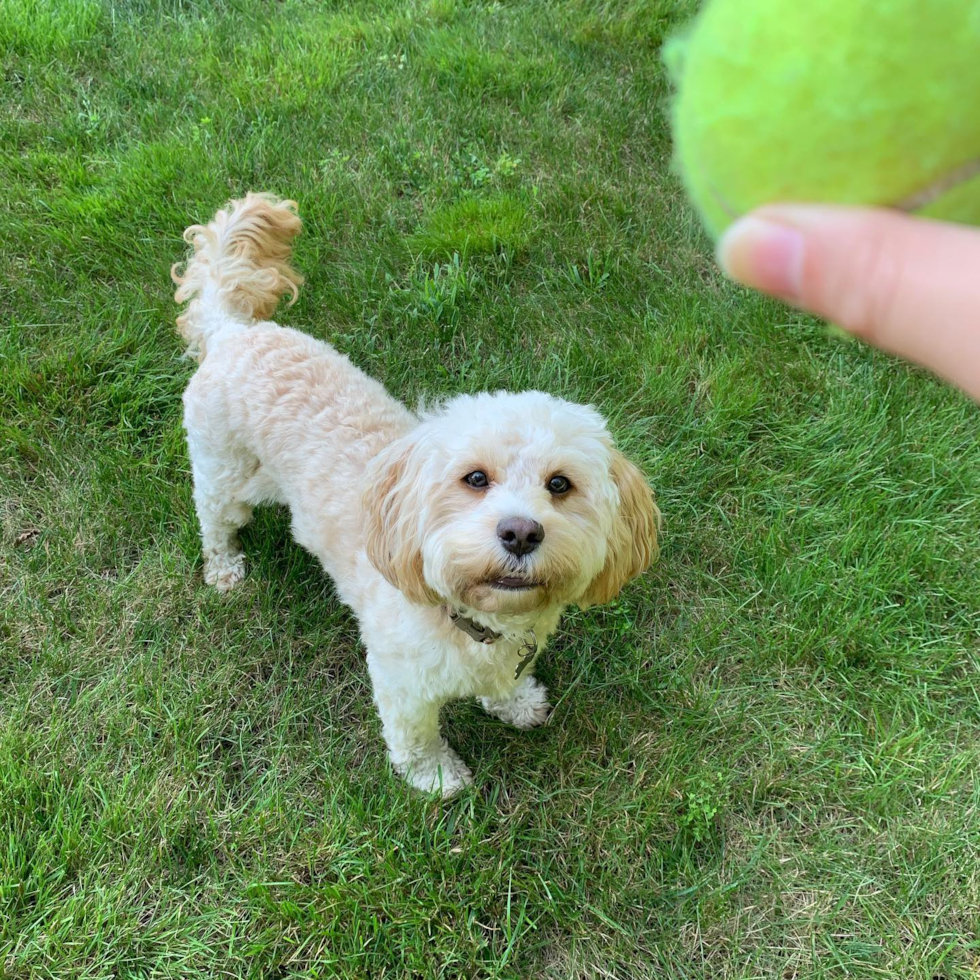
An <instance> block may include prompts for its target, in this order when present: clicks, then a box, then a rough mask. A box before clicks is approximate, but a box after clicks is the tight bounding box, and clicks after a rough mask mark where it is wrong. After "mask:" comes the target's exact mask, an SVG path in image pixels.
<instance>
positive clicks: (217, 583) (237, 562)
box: [204, 552, 245, 592]
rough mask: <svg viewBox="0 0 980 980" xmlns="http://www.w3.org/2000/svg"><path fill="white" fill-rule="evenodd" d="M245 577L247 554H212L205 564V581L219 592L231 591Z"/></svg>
mask: <svg viewBox="0 0 980 980" xmlns="http://www.w3.org/2000/svg"><path fill="white" fill-rule="evenodd" d="M243 578H245V555H243V554H242V553H241V552H239V553H238V554H237V555H211V557H210V558H208V559H207V560H206V561H205V564H204V581H205V582H207V584H208V585H213V586H214V587H215V588H216V589H217V590H218V591H219V592H229V591H230V590H231V589H233V588H234V587H235V586H236V585H238V583H239V582H241V580H242V579H243Z"/></svg>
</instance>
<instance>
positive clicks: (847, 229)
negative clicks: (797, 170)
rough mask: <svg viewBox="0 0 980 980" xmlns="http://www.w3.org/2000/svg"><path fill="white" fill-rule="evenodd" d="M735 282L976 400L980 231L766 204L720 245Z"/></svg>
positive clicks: (979, 387)
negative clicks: (833, 326)
mask: <svg viewBox="0 0 980 980" xmlns="http://www.w3.org/2000/svg"><path fill="white" fill-rule="evenodd" d="M718 261H719V263H720V265H721V267H722V269H724V271H725V272H726V273H727V274H728V275H729V276H731V277H732V278H733V279H736V280H738V281H739V282H741V283H744V284H745V285H746V286H751V287H753V288H755V289H759V290H762V291H763V292H765V293H769V294H771V295H772V296H776V297H777V298H779V299H782V300H784V301H786V302H787V303H791V304H793V305H794V306H798V307H801V308H802V309H805V310H809V311H811V312H812V313H816V314H818V315H819V316H822V317H825V318H827V319H828V320H831V321H832V322H833V323H835V324H837V325H838V326H840V327H842V328H843V329H845V330H847V331H848V332H849V333H852V334H854V335H855V336H856V337H860V338H861V339H862V340H864V341H866V342H867V343H869V344H873V345H874V346H875V347H880V348H882V349H883V350H887V351H890V352H891V353H893V354H899V355H901V356H902V357H905V358H908V359H909V360H910V361H915V362H916V363H917V364H921V365H922V366H923V367H926V368H928V369H929V370H930V371H933V372H934V373H935V374H938V375H939V376H940V377H942V378H945V379H946V380H947V381H950V382H952V383H953V384H954V385H957V386H958V387H959V388H961V389H962V390H963V391H965V392H966V393H967V394H968V395H970V396H971V397H972V398H974V399H976V400H977V401H980V230H976V229H973V228H967V227H964V226H961V225H952V224H943V223H942V222H938V221H930V220H927V219H925V218H914V217H909V216H907V215H904V214H901V213H898V212H895V211H887V210H876V209H870V208H845V207H829V206H824V205H809V204H785V205H783V204H780V205H769V206H767V207H764V208H760V209H758V210H757V211H753V212H752V213H751V214H748V215H746V216H745V217H744V218H740V219H739V220H738V221H736V222H735V223H734V224H733V225H731V227H729V229H728V230H727V231H726V232H725V234H724V236H723V237H722V239H721V241H720V242H719V243H718Z"/></svg>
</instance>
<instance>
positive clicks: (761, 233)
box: [715, 215, 803, 300]
mask: <svg viewBox="0 0 980 980" xmlns="http://www.w3.org/2000/svg"><path fill="white" fill-rule="evenodd" d="M715 254H716V256H717V259H718V264H719V265H720V266H721V268H722V270H723V271H724V273H725V274H726V275H727V276H730V277H731V278H732V279H736V280H737V281H738V282H741V283H744V284H745V285H746V286H751V287H752V288H753V289H761V290H762V291H763V292H766V293H772V294H773V295H775V296H780V297H782V298H783V299H788V300H793V299H795V298H797V297H798V296H799V295H800V286H801V282H802V278H803V235H802V234H801V233H800V232H799V231H797V230H796V229H795V228H791V227H790V226H789V225H782V224H777V223H776V222H774V221H767V220H766V219H764V218H759V217H756V216H755V215H748V216H747V217H745V218H739V220H738V221H736V222H735V223H734V224H733V225H730V226H729V228H728V230H727V231H726V232H725V234H724V235H722V237H721V240H720V241H719V242H718V248H717V251H716V253H715Z"/></svg>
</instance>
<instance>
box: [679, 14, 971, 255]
mask: <svg viewBox="0 0 980 980" xmlns="http://www.w3.org/2000/svg"><path fill="white" fill-rule="evenodd" d="M664 57H665V60H666V61H667V64H668V67H669V69H670V70H671V73H672V75H673V77H674V80H675V84H676V90H677V91H676V97H675V100H674V105H673V130H674V141H675V146H676V159H677V162H678V163H679V166H680V170H681V173H682V175H683V179H684V183H685V185H686V187H687V190H688V193H689V194H690V196H691V198H692V200H693V201H694V203H695V205H696V206H697V208H698V210H699V211H700V212H701V215H702V217H703V219H704V222H705V224H706V225H707V227H708V230H709V231H710V232H711V233H712V234H713V235H715V236H717V235H719V234H720V233H721V232H722V231H723V230H724V229H725V227H726V226H727V225H728V224H729V223H730V222H732V221H733V220H734V219H735V218H737V217H739V216H740V215H742V214H744V213H745V212H747V211H750V210H752V209H753V208H755V207H758V206H759V205H762V204H766V203H770V202H773V201H814V202H826V203H835V204H865V205H881V206H887V207H893V208H900V209H902V210H905V211H910V212H914V213H917V214H926V215H931V216H933V217H937V218H945V219H948V220H952V221H960V222H964V223H971V224H980V0H928V2H926V0H708V2H707V3H706V5H705V6H704V8H703V9H702V11H701V13H700V14H699V15H698V16H697V17H696V18H695V20H694V21H693V23H692V24H691V25H690V26H689V27H688V29H687V31H686V32H684V33H682V34H681V35H679V36H677V37H674V38H672V39H671V40H670V41H668V42H667V44H666V45H665V48H664Z"/></svg>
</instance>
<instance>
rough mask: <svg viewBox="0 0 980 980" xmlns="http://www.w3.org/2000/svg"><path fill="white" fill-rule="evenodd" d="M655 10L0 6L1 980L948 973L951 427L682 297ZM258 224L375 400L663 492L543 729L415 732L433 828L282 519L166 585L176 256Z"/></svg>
mask: <svg viewBox="0 0 980 980" xmlns="http://www.w3.org/2000/svg"><path fill="white" fill-rule="evenodd" d="M690 7H691V4H690V3H687V2H672V0H601V2H600V0H597V2H595V3H590V2H587V0H570V2H568V3H558V2H554V3H546V2H540V0H529V2H527V3H503V4H501V3H488V2H481V0H469V2H454V0H432V2H428V3H427V2H422V0H418V2H415V0H410V2H408V3H395V2H394V0H380V2H364V3H360V4H356V5H344V4H338V3H329V2H328V3H324V2H319V0H318V2H315V3H314V2H302V0H283V2H282V3H277V4H267V3H262V2H259V0H216V2H213V3H198V2H194V0H131V2H128V3H122V2H115V0H101V2H96V0H4V2H3V4H2V10H0V44H2V45H3V48H4V56H3V76H2V86H3V89H2V91H3V94H2V99H0V132H2V148H3V152H2V154H0V180H2V183H3V186H4V189H5V193H4V199H5V207H4V209H3V212H2V214H0V323H2V335H0V358H2V367H3V370H2V373H0V427H2V428H0V481H2V485H0V518H2V529H0V535H2V537H0V589H2V604H0V630H2V632H0V638H2V653H0V976H2V977H4V978H5V980H27V978H57V980H70V978H83V977H84V978H92V980H95V978H108V977H118V978H150V977H174V978H182V980H190V978H216V977H269V978H273V977H275V978H286V977H296V978H300V977H303V978H315V977H320V978H323V977H332V976H343V977H363V978H372V980H377V978H384V977H391V978H396V977H397V978H401V977H419V978H426V980H428V978H457V977H471V978H491V977H495V978H502V980H509V978H524V977H541V978H554V980H558V978H561V980H565V978H573V977H574V978H600V977H602V978H619V980H627V978H647V977H649V978H654V977H658V978H659V977H676V978H693V977H699V978H700V977H706V978H736V977H737V978H750V977H758V978H771V977H777V978H786V980H789V978H794V977H795V978H804V977H806V978H808V980H809V978H824V977H826V978H831V977H862V978H868V980H871V978H881V977H895V978H902V980H934V978H935V980H939V978H942V980H954V978H956V980H966V978H974V977H976V975H977V970H978V968H980V938H978V936H980V933H978V929H980V922H978V909H980V872H978V867H980V860H978V859H980V813H978V806H980V784H978V781H977V777H976V773H977V769H978V763H980V740H978V735H977V732H978V722H980V685H978V676H980V674H978V670H977V667H978V638H980V635H978V634H980V631H978V627H980V623H978V613H977V610H978V609H980V578H978V575H977V527H978V526H980V493H978V490H980V487H978V474H980V446H978V442H977V415H976V409H975V408H974V407H973V406H971V405H969V404H967V403H966V402H965V401H964V400H963V399H962V398H960V397H959V396H957V395H956V394H954V393H952V392H950V391H949V390H947V389H945V388H944V387H942V386H941V385H939V384H938V383H936V382H934V381H932V380H930V379H928V378H926V377H924V376H922V375H920V374H918V373H916V372H914V371H912V370H910V369H909V368H907V367H905V366H903V365H900V364H898V363H895V362H894V361H891V360H889V359H888V358H885V357H883V356H880V355H876V354H873V353H870V352H868V351H867V350H865V349H862V348H861V347H859V346H858V345H855V344H848V343H844V342H842V341H840V340H838V339H836V338H834V337H831V336H830V335H828V333H827V332H826V331H825V329H824V328H822V327H821V326H820V325H819V324H817V323H815V322H813V321H811V320H809V319H807V318H806V317H803V316H800V315H797V314H795V313H791V312H788V311H787V310H785V309H783V308H781V307H779V306H777V305H776V304H774V303H771V302H769V301H766V300H764V299H761V298H759V297H756V296H752V295H749V294H747V293H746V292H744V291H741V290H739V289H738V288H736V287H734V286H733V285H731V284H730V283H728V282H726V281H725V280H724V279H723V278H722V277H721V276H720V275H719V274H718V272H717V271H716V269H715V268H714V265H713V263H712V260H711V252H710V245H709V243H708V242H707V241H706V240H705V238H704V237H703V235H702V234H701V233H700V231H699V229H698V226H697V222H696V220H695V218H694V217H693V215H692V213H691V211H690V209H689V208H688V206H687V204H686V203H685V201H684V199H683V196H682V194H681V191H680V188H679V184H678V181H677V179H676V177H675V176H674V175H673V174H672V172H671V170H670V166H669V160H670V146H669V138H668V132H667V126H666V123H665V104H666V99H667V96H668V83H667V80H666V78H665V74H664V70H663V68H662V66H661V64H660V62H659V60H658V56H657V47H658V45H659V43H660V40H661V39H662V37H663V35H664V33H665V32H667V31H668V30H669V29H670V28H671V26H672V25H675V24H677V23H678V22H679V21H680V20H681V19H682V18H683V17H684V15H685V13H686V12H688V11H689V10H690ZM250 188H254V189H267V190H272V191H276V192H278V193H281V194H284V195H288V196H291V197H295V198H296V199H298V201H299V203H300V208H301V211H302V213H303V215H304V218H305V221H306V231H305V233H304V235H303V236H302V237H301V239H300V240H299V247H298V252H297V262H298V265H299V267H300V268H301V269H302V271H303V272H304V273H305V275H306V276H307V285H306V287H305V288H304V291H303V293H302V295H301V298H300V301H299V303H298V304H297V305H296V306H295V307H293V308H292V309H291V310H290V311H289V313H288V319H289V322H291V323H292V324H294V325H296V326H298V327H300V328H302V329H305V330H308V331H309V332H311V333H313V334H315V335H317V336H320V337H325V338H327V339H329V340H330V341H332V342H334V343H335V344H336V345H337V346H339V347H340V348H341V349H343V350H345V351H346V352H348V353H349V354H350V355H351V356H352V357H353V358H354V360H355V361H356V362H357V363H358V364H359V365H360V366H361V367H363V368H364V369H365V370H367V371H369V372H370V373H371V374H372V375H374V376H376V377H378V378H380V379H383V380H384V382H385V383H386V384H387V385H388V386H389V388H390V389H391V390H392V391H394V392H396V393H397V394H398V395H400V396H402V397H403V398H405V399H407V400H408V401H410V402H414V401H415V400H416V399H418V398H419V397H420V396H422V395H425V394H439V393H444V392H452V391H457V390H468V391H473V390H479V389H483V388H496V387H509V388H522V387H527V386H535V387H539V388H543V389H547V390H550V391H553V392H556V393H559V394H561V395H565V396H568V397H570V398H575V399H580V400H583V401H590V402H593V403H595V404H596V405H598V406H599V407H600V408H601V409H602V410H603V412H604V413H605V414H606V415H607V416H608V417H609V418H610V420H611V425H612V427H613V429H614V430H615V433H616V435H617V437H618V439H619V441H620V443H621V444H622V445H623V447H624V448H625V449H626V450H627V451H628V452H629V453H630V454H631V455H632V456H633V457H634V458H635V459H637V460H638V461H639V462H640V463H641V464H642V466H643V467H644V468H645V470H646V472H647V473H648V474H649V476H650V478H651V480H652V481H653V483H654V484H655V486H656V487H657V489H658V493H659V498H660V503H661V506H662V508H663V510H664V513H665V515H666V520H667V529H668V533H667V535H666V537H665V540H664V552H663V558H662V560H661V562H660V563H659V565H658V566H656V568H655V569H654V570H653V571H651V572H650V573H649V574H648V575H647V576H646V577H644V578H643V579H642V580H641V581H640V582H638V583H637V584H635V585H634V586H632V587H631V588H630V589H629V590H628V591H627V592H626V593H624V595H623V596H622V597H621V599H620V601H619V602H618V603H616V604H614V605H612V606H609V607H606V608H602V609H596V610H590V611H588V612H587V613H580V612H576V613H573V614H572V615H570V616H569V617H568V619H567V621H566V622H565V624H564V626H563V628H562V630H561V632H560V633H559V634H558V636H557V637H556V638H555V642H554V645H553V649H552V650H551V652H550V654H549V655H548V657H547V658H546V660H545V661H544V663H543V664H542V665H541V669H540V674H541V675H542V676H543V678H544V679H545V681H546V682H547V683H548V684H549V686H550V687H551V689H552V690H553V692H554V694H555V697H556V700H557V709H556V712H555V715H554V717H553V720H552V722H551V724H550V725H549V726H547V727H546V728H545V729H543V730H540V731H537V732H532V733H527V734H522V733H518V732H515V731H511V730H509V729H507V728H505V727H503V726H501V725H499V724H497V723H495V722H493V721H492V720H489V719H488V718H486V717H485V716H484V715H483V714H482V713H481V712H480V711H479V710H477V709H476V707H475V706H474V705H471V704H459V705H456V706H454V707H452V708H451V709H450V710H448V711H447V713H446V726H447V731H448V734H449V736H450V738H451V739H452V741H453V743H454V744H455V745H456V746H457V747H458V748H459V749H460V751H461V753H462V754H463V756H464V758H465V759H466V760H467V761H468V762H469V763H470V764H471V765H472V766H473V767H474V770H475V773H476V778H477V784H476V787H475V788H474V789H473V790H472V791H469V792H467V793H465V794H464V795H463V796H461V797H460V798H459V799H457V800H455V801H453V802H450V803H445V804H444V803H441V802H434V801H431V800H426V799H424V798H421V797H419V796H416V795H412V794H411V793H410V792H409V791H407V790H406V789H405V787H404V785H403V784H402V783H400V782H399V781H397V780H395V779H394V778H392V777H391V776H390V775H389V773H388V771H387V766H386V762H385V760H384V756H383V751H382V744H381V740H380V733H379V730H378V722H377V719H376V717H375V713H374V710H373V707H372V705H371V700H370V694H369V689H368V683H367V677H366V672H365V669H364V664H363V653H362V651H361V649H360V648H359V645H358V642H357V636H356V629H355V624H354V623H353V621H352V620H351V617H350V616H349V615H348V614H347V613H346V612H345V611H344V610H343V609H342V608H341V607H340V606H339V604H338V603H337V601H336V599H335V598H334V596H333V592H332V587H331V585H330V584H329V582H328V581H327V580H326V579H325V578H324V577H323V576H322V575H321V574H320V572H319V571H318V569H317V567H316V566H315V563H314V562H313V561H312V560H311V559H310V558H309V557H308V556H307V555H305V554H303V553H302V552H301V551H300V550H299V549H298V548H297V547H296V546H294V545H293V544H292V543H291V541H290V537H289V533H288V520H287V517H286V515H285V514H283V513H280V512H277V511H274V510H269V511H264V512H262V513H261V514H260V516H259V517H258V519H257V521H256V524H255V525H254V526H253V528H251V529H250V530H249V531H248V532H247V533H246V535H245V539H246V550H247V552H248V554H249V558H250V563H251V564H250V574H249V578H248V579H247V581H246V582H245V583H244V584H243V586H242V588H241V590H240V591H239V592H238V593H236V594H235V595H233V596H232V597H230V598H228V599H222V598H220V597H218V596H216V595H214V594H212V593H211V592H210V591H208V590H207V589H205V588H204V587H203V585H202V583H201V578H200V561H199V555H198V543H197V538H196V529H195V522H194V516H193V510H192V504H191V497H190V480H189V475H188V464H187V458H186V454H185V451H184V446H183V441H182V436H181V429H180V393H181V390H182V388H183V386H184V384H185V382H186V380H187V378H188V376H189V374H190V371H191V366H190V365H189V363H188V362H187V361H185V360H182V359H181V357H180V352H181V349H180V344H179V342H178V340H177V338H176V336H175V334H174V331H173V318H174V315H175V309H174V306H173V303H172V300H171V291H172V286H171V284H170V282H169V279H168V269H169V266H170V264H171V263H172V262H173V261H175V259H177V258H178V257H179V256H180V255H181V253H182V250H183V246H182V243H181V242H180V233H181V230H182V229H183V228H184V226H185V225H187V224H188V223H190V222H192V221H196V220H201V219H205V218H207V217H208V216H210V215H211V213H212V212H213V211H214V210H215V209H216V208H217V207H218V206H219V205H220V204H221V203H222V202H223V201H224V200H225V199H226V198H228V197H229V196H231V195H234V194H240V193H241V192H243V191H244V190H246V189H250ZM285 315H286V314H284V316H285Z"/></svg>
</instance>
